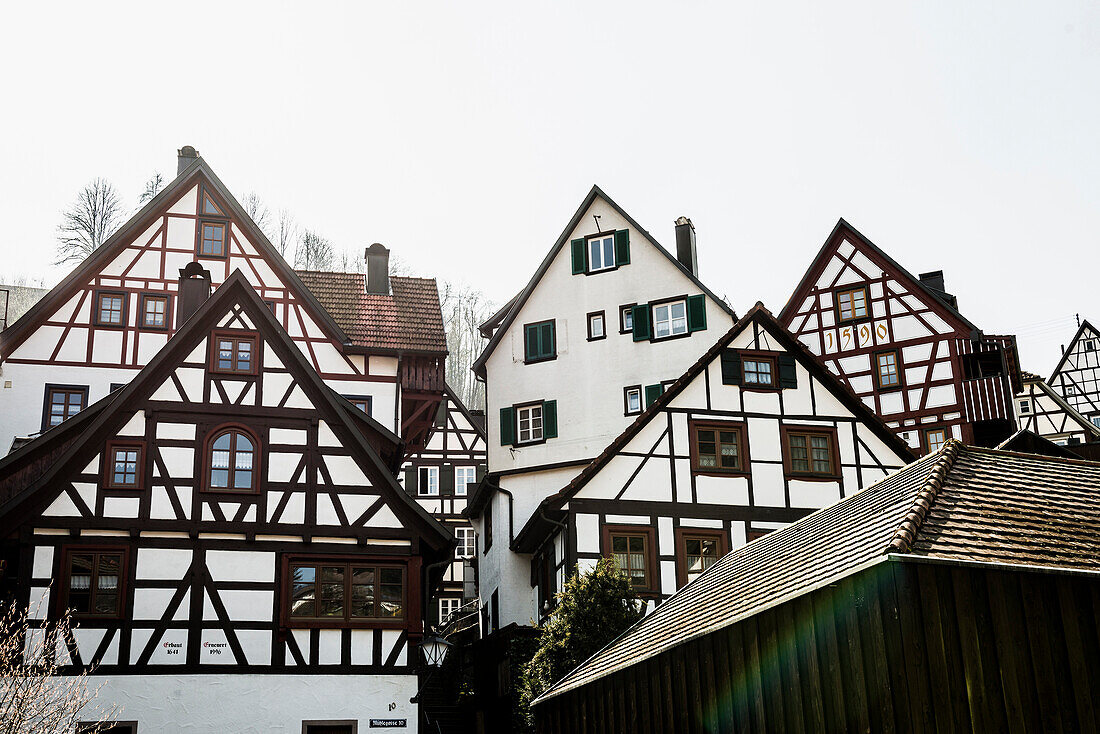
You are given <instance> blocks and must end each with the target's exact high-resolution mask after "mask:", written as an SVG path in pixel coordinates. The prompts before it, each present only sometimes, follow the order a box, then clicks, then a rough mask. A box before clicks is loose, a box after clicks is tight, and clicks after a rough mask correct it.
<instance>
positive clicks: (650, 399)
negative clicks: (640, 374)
mask: <svg viewBox="0 0 1100 734" xmlns="http://www.w3.org/2000/svg"><path fill="white" fill-rule="evenodd" d="M664 391H665V386H664V385H660V384H658V385H646V386H645V407H647V408H648V407H649V406H651V405H653V404H654V403H655V402H657V398H659V397H661V395H662V394H664Z"/></svg>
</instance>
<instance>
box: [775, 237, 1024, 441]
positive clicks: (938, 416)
mask: <svg viewBox="0 0 1100 734" xmlns="http://www.w3.org/2000/svg"><path fill="white" fill-rule="evenodd" d="M779 319H780V321H781V322H782V323H783V324H784V325H785V326H786V327H787V328H788V329H789V330H790V331H791V332H792V333H793V334H794V335H795V336H796V337H797V338H798V339H799V341H801V342H802V343H803V344H805V345H806V346H807V347H809V349H810V351H811V352H813V353H814V354H816V355H817V356H818V357H819V358H821V359H822V360H823V361H824V362H825V365H826V366H827V367H828V368H829V370H830V371H831V372H833V373H834V374H836V375H837V376H839V377H840V378H841V380H842V381H843V382H844V383H845V384H847V385H848V386H849V387H850V388H851V389H852V391H853V392H855V393H856V395H858V396H859V397H860V398H861V399H862V400H863V401H864V402H865V403H867V405H868V406H869V407H870V408H871V409H872V410H874V411H875V412H876V413H877V414H878V415H879V416H881V417H882V419H883V420H884V421H886V424H887V425H888V426H890V427H891V428H893V429H894V430H896V431H897V432H898V433H899V434H900V435H901V436H902V438H904V439H905V440H906V441H907V442H908V443H909V445H910V446H911V447H912V448H914V449H917V450H919V451H921V452H928V451H934V450H936V449H938V448H939V447H940V446H942V445H943V443H944V442H945V441H946V440H947V439H949V438H956V439H959V440H961V441H963V442H965V443H974V444H980V445H984V446H994V445H996V444H997V443H999V442H1000V441H1002V440H1004V439H1005V438H1006V437H1008V436H1009V435H1010V434H1012V432H1013V431H1014V430H1015V419H1014V411H1013V407H1012V398H1013V396H1014V395H1015V394H1016V393H1017V392H1018V391H1019V387H1020V386H1019V376H1018V373H1019V359H1018V356H1017V353H1016V346H1015V343H1016V340H1015V337H1012V336H994V335H987V334H984V333H983V332H982V331H981V330H980V329H979V328H978V327H977V326H975V325H974V324H973V323H971V322H970V321H969V320H967V318H966V317H965V316H963V315H962V313H961V312H960V311H959V309H958V302H957V299H956V298H955V296H953V295H951V294H949V293H948V292H947V291H946V290H945V287H944V280H943V272H942V271H934V272H930V273H923V274H922V275H921V276H920V277H919V278H918V277H915V276H913V275H912V274H911V273H910V272H909V271H907V270H906V269H905V268H904V267H902V266H901V265H900V264H898V263H897V262H896V261H895V260H894V259H893V258H891V257H890V256H889V255H887V254H886V253H885V252H884V251H883V250H881V249H880V248H879V247H877V246H876V245H875V244H874V243H873V242H871V241H870V240H869V239H867V238H866V237H864V236H863V235H862V234H860V233H859V232H858V231H856V229H855V228H854V227H852V226H851V225H850V224H848V223H847V222H846V221H844V220H843V219H841V220H840V221H839V222H837V225H836V227H834V228H833V231H832V232H831V233H830V234H829V237H828V238H827V239H826V240H825V244H824V245H822V247H821V249H820V250H819V252H818V253H817V256H816V257H815V258H814V260H813V262H812V263H811V264H810V267H809V269H808V270H807V271H806V273H805V275H804V276H803V278H802V280H801V282H800V283H799V284H798V287H797V288H795V291H794V293H793V294H792V295H791V298H790V300H789V301H788V302H787V305H786V306H785V307H784V308H783V311H782V312H781V313H780V316H779Z"/></svg>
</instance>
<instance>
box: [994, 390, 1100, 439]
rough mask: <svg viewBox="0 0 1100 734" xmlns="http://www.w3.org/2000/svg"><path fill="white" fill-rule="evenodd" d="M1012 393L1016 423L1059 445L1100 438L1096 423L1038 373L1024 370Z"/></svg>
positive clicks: (1098, 427)
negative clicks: (1018, 389)
mask: <svg viewBox="0 0 1100 734" xmlns="http://www.w3.org/2000/svg"><path fill="white" fill-rule="evenodd" d="M1021 383H1022V385H1023V389H1022V390H1021V391H1020V392H1019V393H1017V394H1016V401H1015V404H1016V422H1017V423H1018V424H1019V426H1020V428H1021V429H1024V430H1028V431H1031V432H1032V433H1034V434H1036V435H1039V436H1042V437H1043V438H1046V439H1048V440H1050V441H1052V442H1053V443H1056V444H1058V445H1059V446H1066V445H1069V444H1082V443H1091V442H1095V441H1100V425H1097V424H1094V423H1093V422H1091V421H1090V420H1089V419H1088V418H1085V417H1084V416H1083V415H1081V414H1080V413H1078V412H1077V411H1076V410H1074V409H1073V407H1072V406H1071V405H1070V404H1069V403H1068V402H1066V400H1065V399H1064V398H1063V397H1062V396H1061V395H1059V394H1058V393H1057V392H1055V391H1054V389H1053V388H1052V387H1051V386H1050V385H1048V384H1047V383H1046V381H1044V380H1043V378H1041V377H1039V376H1038V375H1034V374H1031V373H1029V372H1024V373H1022V375H1021Z"/></svg>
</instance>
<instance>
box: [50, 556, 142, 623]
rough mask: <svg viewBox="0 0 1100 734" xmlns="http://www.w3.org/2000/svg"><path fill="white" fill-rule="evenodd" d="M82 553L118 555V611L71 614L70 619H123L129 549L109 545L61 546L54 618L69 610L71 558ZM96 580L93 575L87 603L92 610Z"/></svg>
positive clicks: (127, 586) (128, 570)
mask: <svg viewBox="0 0 1100 734" xmlns="http://www.w3.org/2000/svg"><path fill="white" fill-rule="evenodd" d="M82 553H93V554H96V555H107V554H118V555H119V556H120V560H119V563H118V611H117V612H115V613H114V614H95V613H92V612H73V615H72V618H73V619H80V620H100V619H123V618H124V617H125V616H126V606H127V605H126V601H127V598H128V595H127V592H128V590H129V584H128V583H127V582H128V580H129V578H130V547H129V546H126V545H110V544H108V545H63V546H61V553H60V554H59V555H60V557H61V561H60V563H61V568H60V569H59V573H58V578H59V581H60V586H61V588H60V589H58V591H59V592H60V593H58V594H57V601H56V602H55V604H54V609H53V613H54V618H55V619H59V618H60V617H61V615H62V614H64V613H65V610H67V609H68V608H69V592H70V590H71V587H72V578H71V576H72V556H73V555H74V554H76V555H80V554H82ZM96 578H97V575H96V574H95V573H93V575H92V581H91V585H90V588H92V589H93V591H92V596H91V599H90V601H89V606H91V607H92V608H95V587H96V583H95V582H96Z"/></svg>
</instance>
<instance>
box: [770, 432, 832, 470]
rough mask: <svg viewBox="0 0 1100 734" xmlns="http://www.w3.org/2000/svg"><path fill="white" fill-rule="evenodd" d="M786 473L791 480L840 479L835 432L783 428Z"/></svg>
mask: <svg viewBox="0 0 1100 734" xmlns="http://www.w3.org/2000/svg"><path fill="white" fill-rule="evenodd" d="M782 432H783V434H784V439H783V446H784V449H785V452H784V454H785V456H784V458H785V459H786V461H785V464H786V470H787V473H788V474H789V475H790V476H792V477H798V478H810V479H812V478H827V479H835V478H837V477H838V476H840V467H839V463H840V461H839V457H838V456H837V455H836V433H835V432H834V431H833V430H832V429H826V430H820V429H803V428H789V427H787V426H784V427H783V428H782Z"/></svg>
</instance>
